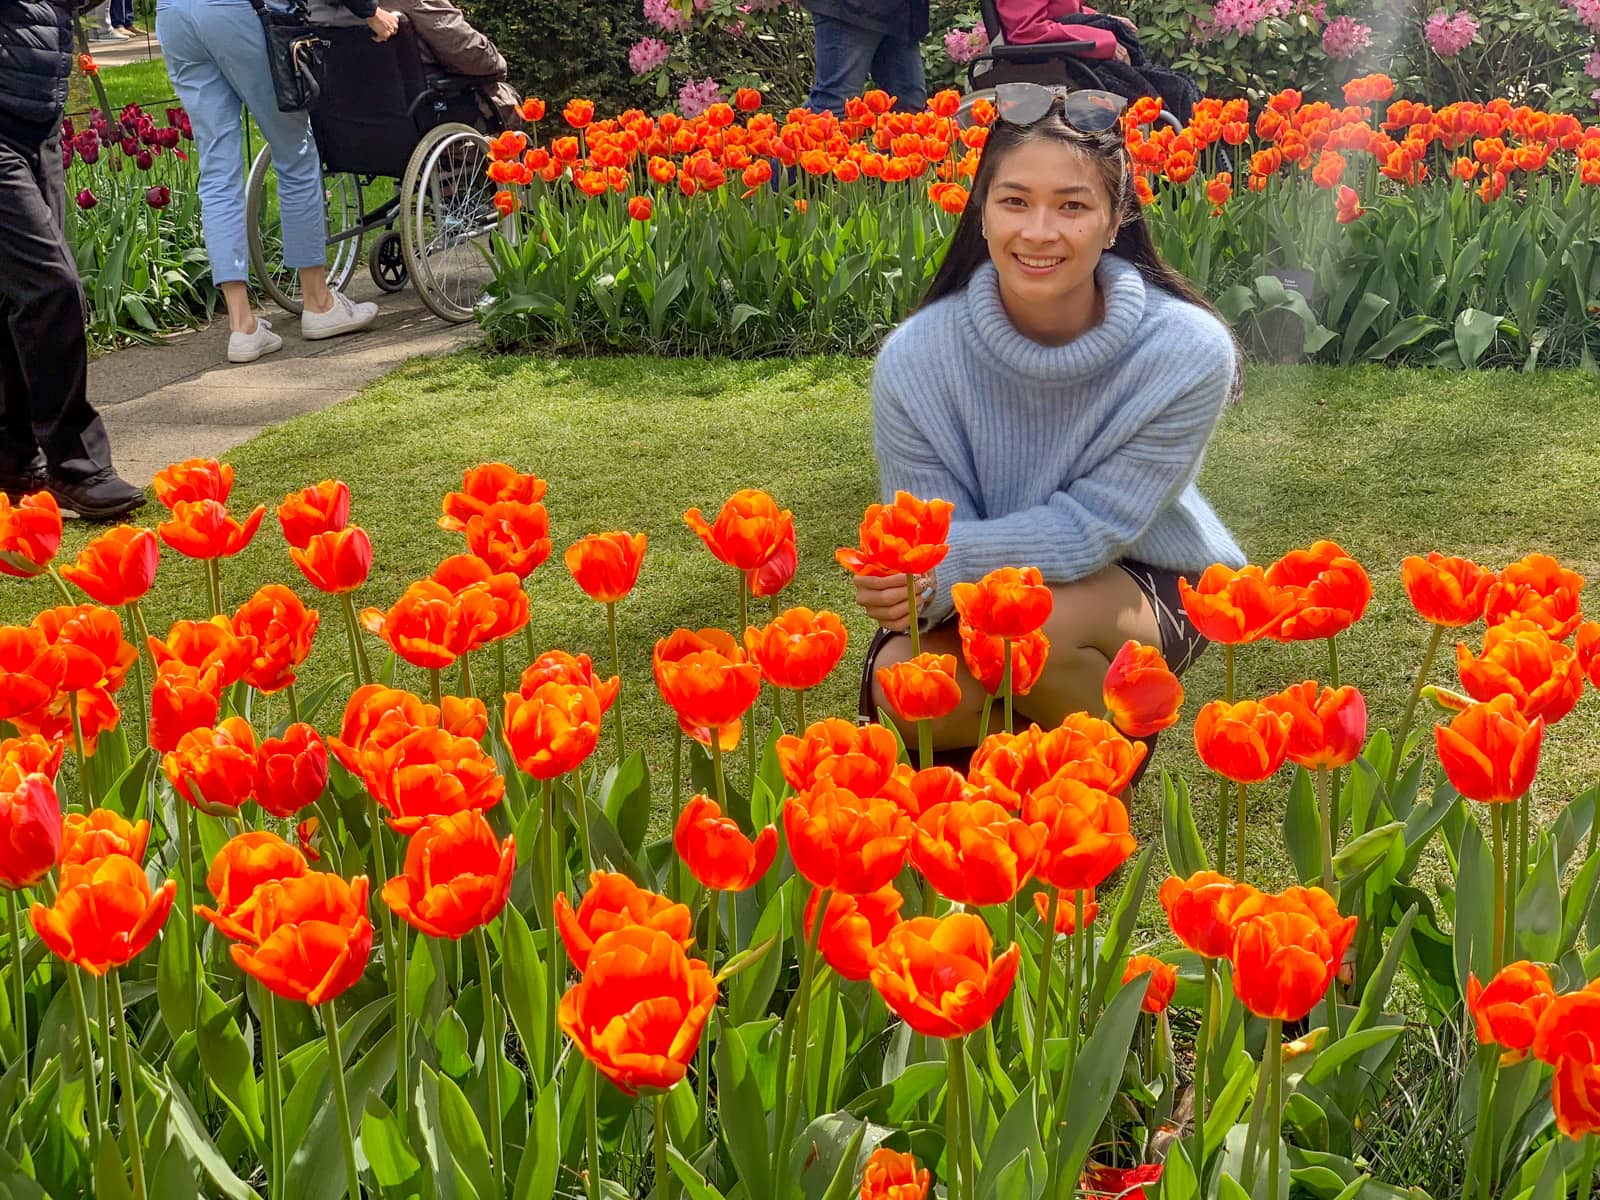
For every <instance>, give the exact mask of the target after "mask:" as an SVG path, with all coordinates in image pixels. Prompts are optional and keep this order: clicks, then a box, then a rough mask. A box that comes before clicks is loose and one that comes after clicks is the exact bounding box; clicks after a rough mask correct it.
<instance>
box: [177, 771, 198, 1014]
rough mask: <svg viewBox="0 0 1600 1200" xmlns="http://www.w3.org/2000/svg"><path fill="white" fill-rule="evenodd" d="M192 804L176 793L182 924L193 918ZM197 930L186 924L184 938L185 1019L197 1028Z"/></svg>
mask: <svg viewBox="0 0 1600 1200" xmlns="http://www.w3.org/2000/svg"><path fill="white" fill-rule="evenodd" d="M196 819H197V818H196V817H195V812H194V806H193V805H192V804H190V803H189V802H188V801H187V800H183V799H182V798H181V797H180V800H179V804H178V876H179V878H180V879H181V881H182V883H183V918H184V924H185V925H191V923H192V922H193V921H194V919H195V918H194V916H193V913H194V906H195V904H196V903H197V902H198V899H199V898H198V897H197V896H196V895H195V894H194V823H195V820H196ZM199 932H200V931H199V930H197V929H194V928H192V926H191V928H190V930H189V936H188V937H186V938H184V941H186V942H187V943H188V944H189V947H188V948H189V981H188V987H189V1020H190V1028H192V1029H199V1028H200V937H199Z"/></svg>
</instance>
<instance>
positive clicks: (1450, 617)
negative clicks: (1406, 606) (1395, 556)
mask: <svg viewBox="0 0 1600 1200" xmlns="http://www.w3.org/2000/svg"><path fill="white" fill-rule="evenodd" d="M1494 578H1495V576H1494V572H1493V571H1488V570H1485V569H1484V568H1483V567H1480V566H1479V565H1478V564H1477V563H1475V562H1473V561H1472V560H1471V559H1468V558H1456V557H1447V556H1445V555H1443V554H1440V553H1439V552H1438V551H1437V550H1430V551H1428V557H1427V558H1419V557H1418V556H1417V555H1415V554H1413V555H1410V556H1408V557H1407V558H1406V559H1405V560H1404V561H1403V562H1402V563H1401V564H1400V582H1401V584H1402V585H1404V587H1405V589H1406V596H1407V598H1409V599H1410V601H1411V606H1412V607H1413V608H1415V609H1416V610H1417V615H1418V616H1420V617H1421V618H1422V619H1423V620H1424V621H1427V622H1428V623H1429V624H1431V625H1443V626H1445V627H1446V628H1449V629H1459V628H1460V627H1461V626H1463V625H1470V624H1472V623H1473V622H1474V621H1476V620H1477V619H1478V618H1479V617H1481V616H1483V605H1484V602H1485V601H1486V600H1487V599H1488V597H1489V588H1490V587H1491V586H1492V585H1493V584H1494Z"/></svg>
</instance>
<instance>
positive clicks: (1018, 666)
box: [956, 621, 1050, 696]
mask: <svg viewBox="0 0 1600 1200" xmlns="http://www.w3.org/2000/svg"><path fill="white" fill-rule="evenodd" d="M956 629H957V631H958V632H959V633H960V635H961V659H962V661H963V662H965V663H966V664H967V670H968V671H969V672H971V674H972V677H973V678H974V679H976V680H977V681H978V683H979V684H980V685H981V686H982V688H983V690H984V691H986V692H988V693H989V694H990V695H991V696H995V695H999V693H1000V688H1001V685H1002V684H1003V683H1004V682H1005V669H1006V656H1005V644H1006V642H1005V639H1003V638H998V637H992V636H990V635H989V634H986V633H980V632H979V631H978V630H977V629H976V628H974V627H973V626H972V625H969V624H968V623H967V622H966V621H959V622H957V624H956ZM1049 656H1050V639H1049V638H1048V637H1046V636H1045V632H1044V630H1042V629H1035V630H1034V631H1033V632H1032V633H1029V634H1025V635H1024V636H1022V637H1020V638H1015V639H1012V641H1011V694H1012V695H1013V696H1026V695H1027V694H1028V693H1029V692H1031V691H1032V690H1033V685H1034V684H1036V683H1038V682H1039V676H1040V675H1042V674H1044V664H1045V660H1046V659H1047V658H1049Z"/></svg>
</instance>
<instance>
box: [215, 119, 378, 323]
mask: <svg viewBox="0 0 1600 1200" xmlns="http://www.w3.org/2000/svg"><path fill="white" fill-rule="evenodd" d="M322 193H323V196H324V198H325V201H326V204H327V212H328V286H329V287H332V288H342V287H343V286H344V285H345V283H346V282H348V281H349V279H350V276H351V274H352V273H353V272H354V271H355V269H356V262H357V260H358V259H359V258H360V256H361V236H362V234H363V233H364V232H365V231H364V230H363V229H362V228H361V181H360V180H359V179H357V178H356V177H355V176H354V175H329V176H324V177H323V180H322ZM245 236H246V240H247V241H248V243H249V247H250V268H251V270H252V271H253V272H254V273H255V278H256V282H257V283H259V284H260V285H261V288H262V290H263V291H265V292H266V293H267V295H268V296H270V297H272V299H273V300H274V301H275V302H276V303H277V304H278V305H279V307H281V308H283V309H284V310H285V311H286V312H291V313H297V314H298V313H299V311H300V307H301V305H300V277H299V274H298V272H297V271H296V270H295V269H294V268H292V267H287V266H285V265H284V262H283V222H282V218H281V215H280V213H279V211H278V177H277V174H276V173H275V172H273V171H272V149H271V147H269V146H263V147H261V153H260V154H258V155H256V161H255V162H254V163H253V164H251V167H250V182H249V184H248V187H247V191H246V198H245Z"/></svg>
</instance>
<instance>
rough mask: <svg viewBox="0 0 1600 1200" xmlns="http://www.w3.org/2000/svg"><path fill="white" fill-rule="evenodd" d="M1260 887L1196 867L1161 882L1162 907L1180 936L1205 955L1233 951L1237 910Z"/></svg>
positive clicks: (1218, 954)
mask: <svg viewBox="0 0 1600 1200" xmlns="http://www.w3.org/2000/svg"><path fill="white" fill-rule="evenodd" d="M1255 894H1256V889H1255V888H1253V887H1251V886H1250V885H1249V884H1247V883H1235V882H1234V881H1233V880H1231V879H1229V878H1228V877H1227V876H1226V875H1219V874H1218V873H1217V872H1215V871H1196V872H1195V873H1194V874H1193V875H1191V876H1189V878H1187V879H1179V878H1178V877H1177V876H1176V875H1173V876H1170V877H1169V878H1168V879H1167V880H1166V881H1165V882H1164V883H1162V885H1161V893H1160V899H1161V907H1162V908H1164V909H1166V912H1167V923H1168V924H1170V925H1171V926H1172V932H1173V934H1174V935H1175V936H1176V937H1177V939H1178V940H1179V941H1180V942H1182V943H1183V944H1184V945H1185V946H1187V947H1188V948H1189V949H1190V950H1193V951H1194V952H1195V953H1196V954H1198V955H1201V956H1202V957H1204V958H1227V957H1228V956H1229V955H1230V954H1232V953H1233V932H1234V913H1235V912H1236V911H1237V910H1238V908H1239V906H1240V905H1241V904H1243V903H1244V902H1245V901H1246V900H1247V899H1249V898H1250V897H1252V896H1254V895H1255Z"/></svg>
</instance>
